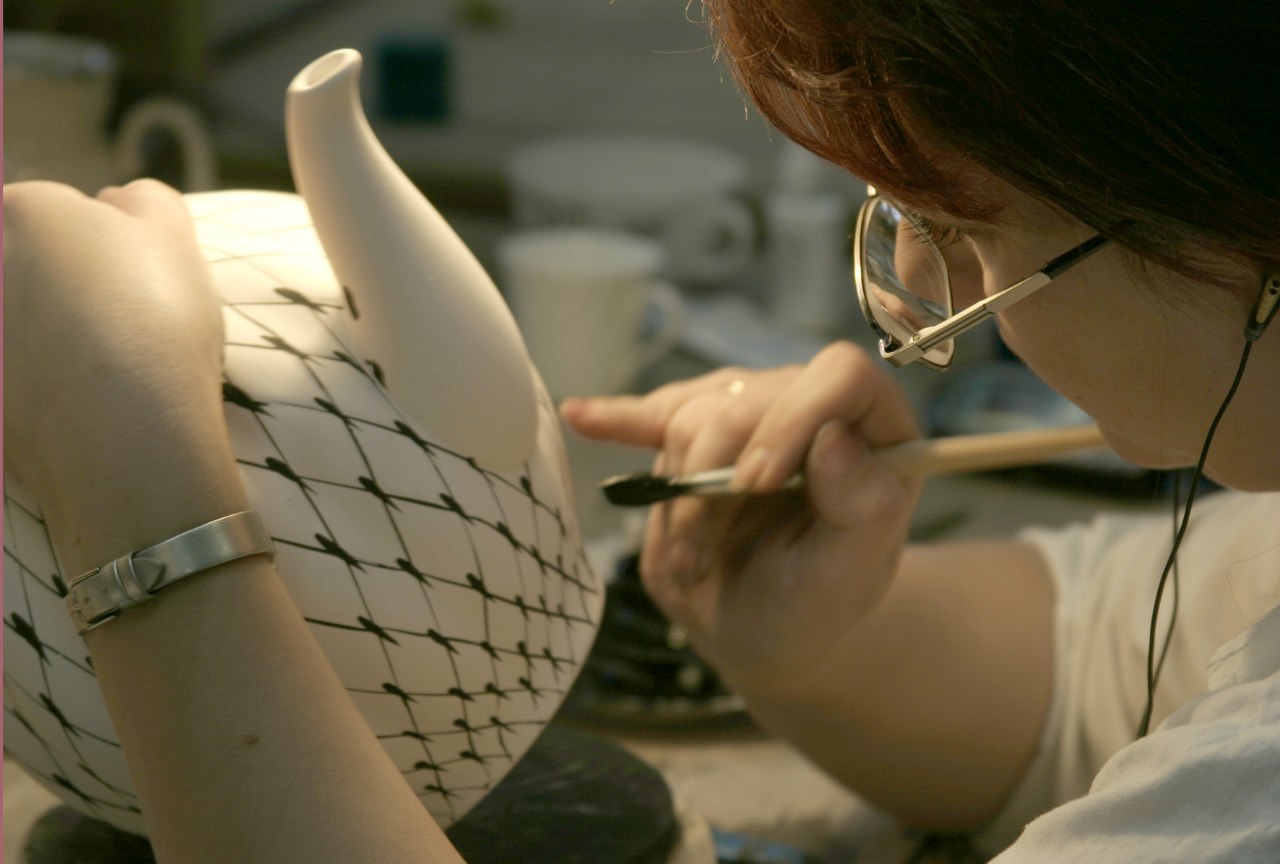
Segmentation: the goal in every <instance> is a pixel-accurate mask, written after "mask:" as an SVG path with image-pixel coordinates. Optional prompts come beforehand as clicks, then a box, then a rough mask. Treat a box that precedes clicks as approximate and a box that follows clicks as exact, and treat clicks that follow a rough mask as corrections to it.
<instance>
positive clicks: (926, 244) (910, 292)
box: [862, 198, 952, 362]
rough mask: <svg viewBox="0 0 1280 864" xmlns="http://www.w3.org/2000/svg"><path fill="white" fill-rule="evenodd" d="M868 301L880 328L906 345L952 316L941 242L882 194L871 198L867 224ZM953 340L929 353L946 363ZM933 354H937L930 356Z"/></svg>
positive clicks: (865, 280)
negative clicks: (918, 333) (919, 227)
mask: <svg viewBox="0 0 1280 864" xmlns="http://www.w3.org/2000/svg"><path fill="white" fill-rule="evenodd" d="M862 255H863V259H862V278H863V286H862V288H863V294H864V303H865V304H866V306H867V311H868V312H869V313H870V315H871V317H872V318H873V319H874V322H875V324H876V325H877V326H878V327H879V328H880V329H881V331H882V332H883V333H884V334H885V335H888V336H889V337H890V338H891V339H892V340H893V341H894V342H896V343H898V344H902V343H905V342H907V340H909V339H910V338H911V336H912V335H913V334H915V333H917V332H919V331H920V330H922V329H924V328H925V327H929V326H932V325H934V324H937V323H939V322H941V321H944V320H946V319H947V318H949V317H950V316H951V312H952V306H951V290H950V284H949V281H948V278H947V269H946V262H945V261H944V260H943V258H942V255H941V253H939V252H938V250H937V247H936V246H934V244H933V243H932V242H931V241H930V240H928V238H927V237H926V236H925V235H924V234H923V233H922V231H921V230H920V229H918V228H916V227H915V226H914V225H913V224H912V223H911V221H910V220H909V219H908V218H907V217H906V216H905V215H903V213H902V212H901V211H900V210H898V208H896V207H894V206H893V205H892V204H890V203H889V202H887V201H885V200H884V199H883V198H880V199H876V200H874V201H873V202H872V203H871V210H870V212H869V213H868V214H867V216H866V222H865V224H864V227H863V248H862ZM951 348H952V346H951V342H950V341H948V342H946V343H944V344H943V345H939V346H937V347H936V348H934V349H933V350H931V351H930V352H928V355H926V356H927V357H929V359H931V360H934V361H940V362H945V361H946V359H947V358H948V357H949V355H950V353H951ZM929 355H933V356H931V357H930V356H929Z"/></svg>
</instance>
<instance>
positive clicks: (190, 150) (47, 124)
mask: <svg viewBox="0 0 1280 864" xmlns="http://www.w3.org/2000/svg"><path fill="white" fill-rule="evenodd" d="M4 43H5V44H4V121H5V130H4V174H5V181H6V182H10V183H11V182H15V181H19V180H57V181H59V182H62V183H66V184H68V185H71V186H75V187H76V188H77V189H79V190H80V191H82V192H85V193H88V194H95V193H97V191H98V190H99V189H101V188H102V187H103V186H107V185H110V184H113V183H119V182H122V181H124V180H130V179H133V178H135V177H138V176H140V175H141V174H142V173H143V172H144V170H145V159H144V153H145V149H146V146H147V141H148V139H149V138H150V137H151V136H153V135H163V136H167V137H168V138H170V139H171V140H172V141H173V142H174V143H175V144H176V145H177V148H178V151H179V154H180V164H181V166H182V175H181V177H180V178H179V179H178V180H177V181H176V182H177V185H178V186H179V188H181V189H182V190H183V191H192V192H194V191H202V190H205V189H211V188H213V187H214V186H215V185H216V173H217V172H216V167H215V160H214V156H213V147H212V144H211V143H210V141H209V135H208V133H207V131H206V129H205V125H204V121H203V120H202V119H201V118H200V115H199V114H198V113H197V112H196V111H195V110H194V109H193V108H192V107H191V106H190V105H187V104H185V103H184V102H182V101H180V100H178V99H174V98H169V97H162V96H155V97H149V98H146V99H143V100H140V101H139V102H136V103H134V104H133V105H131V106H129V108H128V110H126V111H125V112H124V114H123V116H122V117H121V118H120V122H119V125H118V127H117V129H116V131H115V134H114V135H110V136H109V135H108V134H107V129H106V120H107V113H108V111H109V110H110V107H111V100H112V98H113V96H114V92H113V91H114V87H115V73H116V57H115V55H114V54H113V53H112V52H111V51H110V50H109V49H108V48H107V47H106V46H105V45H102V44H100V43H98V42H94V41H92V40H89V39H83V38H79V37H74V36H65V35H60V34H53V33H34V32H23V31H18V32H6V33H5V34H4Z"/></svg>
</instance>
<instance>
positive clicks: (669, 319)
mask: <svg viewBox="0 0 1280 864" xmlns="http://www.w3.org/2000/svg"><path fill="white" fill-rule="evenodd" d="M653 312H656V313H657V315H656V318H657V323H656V324H655V325H654V326H653V327H652V328H646V332H645V336H644V341H643V342H641V343H640V354H639V358H638V360H639V362H637V363H636V368H637V369H643V368H644V367H645V366H648V365H649V364H650V363H652V362H654V361H655V360H657V359H658V358H660V357H662V356H663V355H664V354H666V353H667V352H668V351H670V350H671V349H672V348H674V347H675V346H676V345H677V344H678V343H679V342H680V340H681V339H683V338H684V329H685V307H684V298H683V297H681V295H680V291H679V289H677V288H676V287H675V286H674V285H671V284H669V283H667V282H653V283H652V284H651V285H650V286H649V301H648V308H647V309H646V310H645V319H646V321H648V320H650V319H649V316H650V314H652V313H653Z"/></svg>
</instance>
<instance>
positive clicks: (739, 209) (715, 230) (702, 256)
mask: <svg viewBox="0 0 1280 864" xmlns="http://www.w3.org/2000/svg"><path fill="white" fill-rule="evenodd" d="M663 235H664V236H663V241H664V243H665V245H666V247H667V251H668V254H669V256H670V264H671V272H672V275H673V276H675V277H676V278H677V279H690V280H692V281H695V282H721V281H723V280H725V279H728V278H729V277H731V276H733V275H734V274H736V273H738V272H739V271H741V270H742V269H743V268H744V267H745V266H746V265H747V264H748V263H750V261H751V256H752V255H753V254H754V252H755V241H756V220H755V217H754V216H752V215H751V209H750V208H749V207H747V205H746V204H745V203H744V202H743V201H741V200H739V199H738V198H737V197H735V196H732V195H725V196H720V197H716V198H709V199H707V200H705V201H695V202H691V203H690V204H689V205H687V206H685V207H683V208H681V210H680V211H679V212H678V213H677V214H675V215H674V216H673V218H672V219H671V220H670V221H669V222H668V223H667V226H666V228H665V229H664V230H663Z"/></svg>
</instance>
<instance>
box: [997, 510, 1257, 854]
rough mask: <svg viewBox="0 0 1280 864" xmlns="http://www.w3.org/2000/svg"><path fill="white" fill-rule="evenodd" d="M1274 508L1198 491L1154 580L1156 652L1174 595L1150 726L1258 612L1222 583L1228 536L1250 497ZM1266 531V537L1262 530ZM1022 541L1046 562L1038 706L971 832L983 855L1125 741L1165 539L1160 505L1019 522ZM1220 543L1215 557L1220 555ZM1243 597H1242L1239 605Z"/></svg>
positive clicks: (1130, 734)
mask: <svg viewBox="0 0 1280 864" xmlns="http://www.w3.org/2000/svg"><path fill="white" fill-rule="evenodd" d="M1264 498H1265V499H1269V500H1267V502H1266V504H1267V506H1266V507H1264V508H1262V510H1266V511H1268V512H1270V513H1271V515H1272V516H1274V515H1275V514H1276V512H1277V507H1276V506H1275V505H1276V503H1277V502H1280V496H1254V495H1243V494H1238V493H1219V494H1216V495H1211V496H1207V497H1204V498H1202V499H1201V502H1200V503H1198V504H1197V505H1196V509H1195V511H1194V512H1193V516H1192V522H1191V525H1190V528H1189V530H1188V533H1187V535H1186V538H1185V541H1184V543H1183V547H1182V549H1181V550H1180V552H1179V556H1178V558H1179V562H1178V573H1177V578H1176V582H1177V587H1176V589H1175V587H1174V584H1173V581H1174V580H1173V578H1172V577H1171V580H1170V583H1169V585H1168V586H1167V587H1166V593H1165V598H1164V602H1163V604H1162V614H1161V617H1160V620H1159V622H1158V626H1157V630H1156V632H1157V640H1156V647H1157V652H1158V651H1159V648H1160V645H1161V644H1162V642H1163V639H1164V635H1165V633H1166V632H1167V630H1168V626H1169V620H1170V613H1171V611H1172V609H1173V606H1174V600H1175V594H1176V598H1177V606H1178V614H1177V627H1176V628H1175V629H1174V631H1173V637H1172V639H1171V641H1170V645H1169V651H1168V656H1167V659H1166V660H1165V663H1164V666H1163V671H1162V673H1161V678H1160V685H1159V688H1158V690H1157V695H1156V704H1155V711H1154V713H1153V720H1152V726H1153V727H1154V726H1155V725H1156V724H1158V723H1159V722H1160V721H1161V720H1162V719H1163V718H1164V717H1166V716H1168V715H1169V714H1170V713H1171V712H1172V711H1173V710H1175V709H1176V708H1177V707H1178V706H1180V705H1182V704H1184V703H1186V702H1187V701H1188V700H1190V699H1192V698H1194V697H1196V696H1197V695H1198V694H1201V693H1203V692H1204V691H1205V689H1206V687H1207V676H1206V672H1205V667H1206V665H1207V664H1208V662H1209V659H1210V658H1211V657H1212V656H1213V653H1214V651H1216V650H1217V648H1218V647H1219V646H1220V645H1222V644H1223V643H1224V642H1226V641H1227V640H1229V639H1231V638H1232V637H1233V636H1235V635H1237V634H1238V633H1239V632H1241V631H1242V630H1244V629H1245V628H1246V627H1247V626H1248V625H1249V624H1250V623H1251V622H1252V621H1253V620H1256V618H1257V617H1260V615H1259V614H1258V610H1256V609H1249V608H1243V607H1242V603H1241V602H1240V598H1239V597H1238V596H1237V594H1238V592H1235V593H1233V591H1232V584H1231V581H1230V579H1228V578H1224V576H1225V575H1226V574H1225V573H1224V570H1226V569H1227V568H1228V567H1229V563H1228V562H1229V560H1230V559H1229V555H1230V554H1231V553H1230V552H1229V550H1230V549H1231V548H1232V546H1233V545H1234V544H1233V542H1232V538H1233V536H1236V535H1249V536H1256V533H1257V531H1256V529H1257V528H1258V527H1259V524H1260V523H1259V518H1261V519H1262V521H1263V522H1265V521H1266V517H1265V516H1262V517H1260V516H1259V512H1260V510H1259V507H1258V506H1257V504H1258V500H1259V499H1264ZM1273 536H1274V535H1273ZM1021 539H1022V540H1023V541H1024V542H1027V543H1030V544H1032V545H1033V546H1035V547H1036V548H1037V549H1038V550H1039V552H1040V554H1041V555H1042V556H1043V557H1044V560H1045V562H1046V564H1047V566H1048V570H1049V573H1050V574H1051V579H1052V583H1053V588H1054V593H1055V607H1054V619H1053V622H1054V624H1053V626H1054V649H1055V650H1054V668H1053V675H1054V681H1053V688H1052V691H1051V693H1052V695H1051V698H1050V708H1049V713H1048V717H1047V719H1046V722H1045V726H1044V728H1043V730H1042V733H1041V737H1040V741H1039V745H1038V748H1037V751H1036V753H1035V755H1034V757H1033V759H1032V762H1031V764H1030V765H1029V767H1028V769H1027V771H1026V773H1025V774H1024V776H1023V779H1022V780H1021V782H1020V783H1019V785H1018V787H1017V788H1016V789H1015V791H1014V793H1013V794H1012V795H1011V796H1010V799H1009V801H1008V802H1007V803H1006V805H1005V807H1004V808H1003V810H1002V811H1001V813H1000V814H999V815H998V816H997V817H996V819H995V820H993V822H992V823H991V824H990V825H989V826H988V827H987V828H986V829H985V830H983V831H982V832H980V833H979V834H978V835H977V836H976V837H975V842H976V844H977V845H978V847H979V849H980V850H982V851H983V852H985V853H986V854H993V853H995V852H997V851H999V850H1000V849H1002V848H1004V847H1005V846H1007V845H1009V844H1010V843H1011V842H1012V841H1013V840H1014V839H1015V838H1017V836H1018V835H1019V833H1020V832H1021V831H1022V830H1023V828H1024V826H1026V825H1027V823H1028V822H1030V821H1031V820H1032V819H1034V818H1035V817H1037V816H1039V815H1040V814H1042V813H1044V812H1046V811H1048V810H1050V809H1051V808H1053V807H1057V806H1059V805H1061V804H1063V803H1065V802H1068V801H1071V800H1073V799H1076V798H1079V797H1080V796H1082V795H1084V794H1085V793H1086V792H1088V791H1089V788H1090V785H1091V784H1092V782H1093V780H1094V778H1095V776H1096V775H1097V774H1098V772H1099V770H1100V769H1101V768H1102V766H1103V765H1104V763H1106V761H1107V760H1108V759H1109V758H1111V757H1112V756H1113V755H1114V754H1115V753H1117V752H1118V751H1120V750H1121V749H1122V748H1124V747H1125V746H1126V745H1128V744H1130V743H1131V742H1132V741H1133V740H1134V738H1135V736H1136V733H1137V728H1138V724H1139V722H1140V718H1141V716H1142V711H1143V709H1144V706H1145V702H1146V674H1147V673H1146V664H1147V645H1148V640H1149V638H1150V637H1149V634H1150V627H1151V610H1152V606H1153V602H1154V599H1155V592H1156V587H1157V583H1158V580H1159V578H1160V575H1161V572H1162V570H1163V569H1164V567H1165V562H1166V560H1167V558H1168V556H1169V551H1170V548H1171V546H1172V542H1173V520H1172V516H1171V515H1164V516H1162V515H1160V514H1141V515H1138V514H1122V515H1115V514H1111V515H1103V516H1099V517H1097V518H1095V519H1094V520H1092V521H1091V522H1088V523H1084V524H1079V525H1074V526H1071V527H1068V528H1066V529H1055V530H1048V529H1031V530H1027V531H1025V532H1023V533H1022V535H1021ZM1224 553H1225V554H1226V556H1227V557H1226V558H1225V559H1224ZM1244 605H1247V604H1244Z"/></svg>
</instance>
